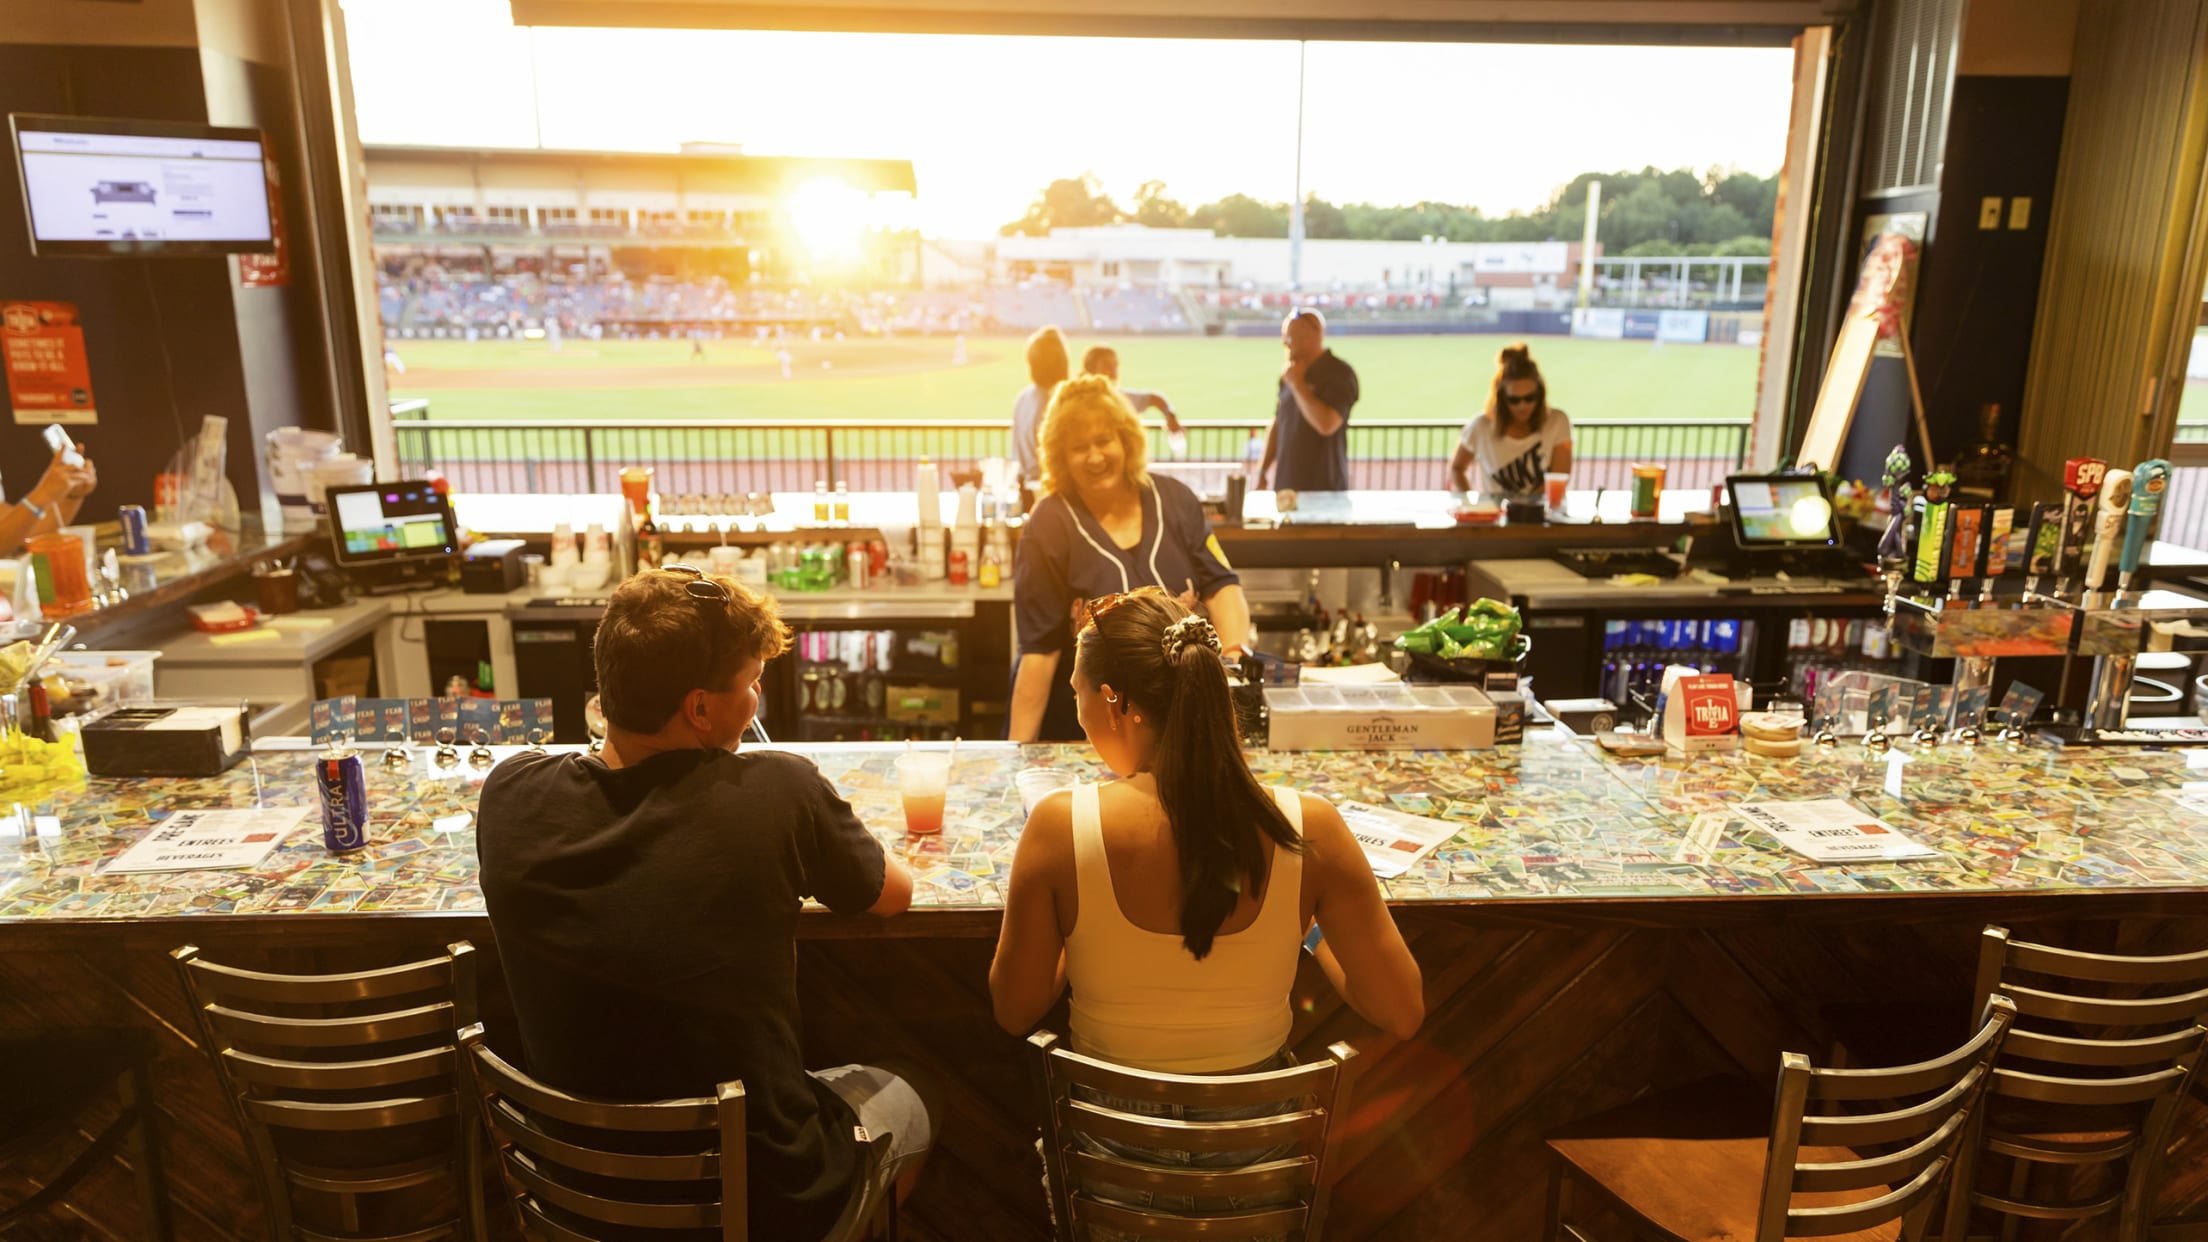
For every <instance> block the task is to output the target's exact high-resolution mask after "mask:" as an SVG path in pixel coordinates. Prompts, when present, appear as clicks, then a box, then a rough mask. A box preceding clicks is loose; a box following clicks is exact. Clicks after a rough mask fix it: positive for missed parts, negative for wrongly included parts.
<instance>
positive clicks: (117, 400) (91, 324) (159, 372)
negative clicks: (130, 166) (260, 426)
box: [0, 14, 260, 521]
mask: <svg viewBox="0 0 2208 1242" xmlns="http://www.w3.org/2000/svg"><path fill="white" fill-rule="evenodd" d="M123 16H126V15H123V14H119V15H118V20H121V19H122V17H123ZM206 98H207V96H206V92H205V89H204V84H203V81H202V78H201V74H200V53H199V51H198V50H197V49H194V48H160V47H60V46H53V45H41V44H0V112H48V113H61V114H65V115H76V116H112V117H124V118H137V119H144V120H159V121H196V122H204V121H206V120H207V107H206ZM7 159H8V162H9V163H10V165H11V167H10V169H9V171H8V172H7V173H6V174H5V175H0V298H4V299H6V300H9V301H15V300H25V301H55V302H73V303H75V304H76V306H77V310H78V312H79V315H80V317H81V320H82V322H83V324H84V336H85V348H86V351H87V353H88V354H89V356H90V361H91V370H92V394H93V398H94V402H95V404H96V405H97V407H98V409H99V415H100V421H99V424H98V425H97V426H94V427H82V428H77V429H75V431H74V434H75V435H76V437H77V438H78V439H79V440H80V441H82V442H83V443H84V445H85V448H86V449H87V451H88V452H89V453H90V454H91V457H92V459H93V461H94V462H95V463H96V464H97V465H98V467H99V471H100V487H99V490H98V491H97V492H95V493H93V496H92V499H91V500H90V501H88V502H86V505H85V508H84V513H83V520H85V521H104V520H107V519H108V518H110V517H111V516H112V515H113V514H114V511H115V507H116V506H117V505H123V504H140V505H147V506H150V505H152V503H153V480H154V476H155V475H156V474H158V473H160V472H161V471H162V470H164V469H166V468H167V466H168V463H169V459H170V458H171V457H172V456H173V455H174V454H175V453H176V451H177V449H178V448H180V447H181V446H182V444H183V442H184V437H185V435H186V434H187V433H190V434H196V433H197V432H198V430H199V426H200V420H201V419H202V418H204V417H205V416H207V415H210V414H216V415H221V416H224V417H226V418H228V419H229V420H230V433H229V462H228V464H229V475H230V480H231V483H232V485H233V486H235V487H236V488H237V491H238V500H239V503H240V504H241V505H243V506H245V507H247V508H249V509H250V508H253V507H256V506H257V504H258V498H259V495H260V488H259V485H258V483H257V482H256V481H255V474H256V466H255V454H254V451H253V441H254V436H253V432H252V427H251V418H250V417H249V415H248V406H247V399H246V387H245V375H244V371H243V367H242V365H241V363H240V358H239V349H238V320H237V317H236V315H235V313H234V310H233V302H232V298H231V289H230V286H231V276H230V260H229V259H227V258H222V257H212V258H188V259H138V258H124V259H57V258H36V257H33V256H32V254H31V244H30V236H29V226H28V224H27V222H26V217H25V214H24V208H23V187H22V183H21V181H20V179H19V174H18V173H17V172H16V171H15V170H14V168H13V167H12V166H13V163H14V153H13V152H12V151H11V152H8V153H7ZM50 456H51V454H50V453H48V451H47V450H46V447H45V445H44V443H43V441H41V440H40V439H39V428H37V427H18V426H16V425H15V424H14V423H13V422H12V421H10V422H9V423H7V424H6V425H4V426H0V479H4V480H5V483H6V487H7V492H8V494H9V495H10V496H20V495H22V494H23V493H24V492H25V491H27V490H29V489H30V487H31V485H32V484H34V483H36V482H37V481H38V476H39V474H40V472H42V471H43V470H44V469H45V468H46V463H47V461H48V460H49V459H50Z"/></svg>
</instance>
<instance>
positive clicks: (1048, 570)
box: [1010, 375, 1250, 742]
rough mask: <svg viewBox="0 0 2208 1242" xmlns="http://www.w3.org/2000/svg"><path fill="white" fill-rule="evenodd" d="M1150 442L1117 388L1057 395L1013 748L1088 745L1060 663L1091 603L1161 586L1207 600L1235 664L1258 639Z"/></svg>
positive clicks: (1235, 580)
mask: <svg viewBox="0 0 2208 1242" xmlns="http://www.w3.org/2000/svg"><path fill="white" fill-rule="evenodd" d="M1147 443H1148V438H1147V437H1146V436H1145V434H1144V433H1143V429H1142V424H1141V423H1140V422H1139V421H1137V420H1136V418H1135V412H1134V410H1133V408H1131V407H1130V406H1129V405H1128V404H1127V398H1126V397H1125V396H1123V395H1122V394H1121V393H1120V391H1119V387H1118V385H1116V384H1114V383H1113V382H1112V381H1111V380H1109V379H1107V378H1105V377H1104V376H1101V375H1083V376H1080V377H1078V378H1076V379H1070V380H1067V381H1066V382H1065V383H1063V384H1060V385H1058V388H1057V392H1056V394H1055V395H1054V396H1053V397H1052V398H1051V402H1050V409H1049V411H1048V412H1047V413H1046V414H1045V415H1044V416H1043V432H1042V452H1041V457H1042V471H1043V473H1042V490H1043V492H1044V493H1045V494H1044V496H1043V497H1042V499H1041V500H1038V501H1037V502H1036V503H1035V507H1034V509H1033V510H1032V511H1031V512H1029V514H1028V515H1027V525H1026V527H1025V529H1024V530H1023V532H1022V533H1021V535H1020V546H1019V549H1018V551H1016V552H1015V553H1014V554H1013V558H1012V611H1013V617H1014V620H1015V621H1016V623H1017V628H1018V630H1019V657H1018V661H1019V662H1018V665H1017V666H1016V668H1015V669H1014V672H1013V678H1012V719H1011V728H1010V736H1011V738H1012V740H1013V741H1015V742H1034V741H1046V742H1073V741H1079V740H1080V738H1081V729H1080V723H1079V721H1078V720H1077V719H1076V717H1075V712H1074V696H1073V691H1072V689H1071V687H1070V686H1069V685H1068V684H1067V681H1066V677H1065V672H1064V669H1063V668H1062V667H1061V665H1062V664H1063V663H1064V658H1065V656H1066V655H1067V653H1069V652H1070V651H1072V650H1073V641H1074V626H1073V618H1074V609H1075V606H1076V605H1077V604H1079V603H1080V602H1081V601H1082V600H1086V599H1094V598H1096V597H1098V596H1103V595H1112V594H1118V593H1121V592H1125V591H1131V590H1133V589H1135V588H1136V587H1141V586H1153V587H1159V588H1162V589H1164V590H1165V591H1167V592H1168V593H1170V594H1173V595H1176V596H1183V597H1184V599H1185V602H1186V603H1187V604H1188V605H1189V606H1191V607H1194V606H1195V605H1196V604H1197V603H1198V602H1199V601H1200V602H1201V603H1202V605H1203V607H1204V609H1205V610H1206V612H1208V613H1209V614H1210V617H1211V621H1212V624H1213V625H1215V626H1217V627H1218V632H1219V634H1220V635H1221V637H1222V638H1223V639H1224V640H1225V643H1226V647H1227V649H1228V651H1229V653H1230V654H1238V653H1239V651H1240V648H1241V645H1242V643H1243V641H1244V640H1245V639H1246V638H1247V637H1248V636H1249V631H1250V606H1249V602H1248V601H1247V600H1246V599H1244V598H1243V595H1242V580H1241V579H1240V578H1239V577H1237V576H1236V575H1235V572H1234V567H1233V566H1232V565H1229V564H1228V563H1227V556H1226V552H1225V550H1224V549H1222V548H1221V547H1220V546H1219V540H1218V539H1217V538H1216V537H1214V536H1213V535H1212V533H1211V527H1210V524H1209V523H1208V522H1207V521H1206V520H1205V518H1204V507H1203V504H1202V502H1200V501H1198V500H1197V499H1196V493H1194V492H1192V491H1190V490H1189V489H1188V486H1187V485H1186V484H1184V483H1181V482H1180V481H1179V480H1177V479H1169V478H1166V477H1164V476H1162V475H1160V476H1157V477H1152V476H1151V475H1150V473H1149V471H1148V470H1147V469H1146V468H1145V463H1146V460H1147V452H1146V448H1145V446H1146V445H1147Z"/></svg>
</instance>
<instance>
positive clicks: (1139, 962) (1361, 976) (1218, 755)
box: [989, 589, 1425, 1207]
mask: <svg viewBox="0 0 2208 1242" xmlns="http://www.w3.org/2000/svg"><path fill="white" fill-rule="evenodd" d="M1079 634H1080V636H1079V639H1078V646H1077V650H1076V654H1075V657H1074V665H1073V678H1072V681H1073V690H1074V695H1075V696H1076V698H1077V699H1078V700H1079V704H1080V718H1081V727H1082V730H1083V731H1084V732H1085V733H1086V734H1087V736H1088V739H1089V743H1090V744H1091V745H1092V746H1093V747H1095V749H1096V755H1097V758H1099V759H1101V760H1102V761H1103V762H1104V765H1105V766H1106V767H1108V768H1110V769H1111V770H1112V771H1113V772H1116V773H1118V774H1119V778H1118V779H1116V780H1112V781H1108V782H1105V783H1102V784H1080V785H1076V786H1074V787H1073V788H1072V789H1069V790H1060V791H1058V792H1055V793H1053V794H1051V795H1049V796H1048V797H1046V798H1044V799H1043V800H1042V801H1041V802H1040V803H1038V804H1037V805H1036V807H1035V810H1034V813H1033V814H1032V815H1030V816H1029V817H1028V821H1027V827H1026V829H1025V830H1024V831H1023V832H1022V833H1021V834H1020V844H1019V850H1018V852H1017V854H1016V855H1015V856H1014V858H1013V861H1012V874H1011V878H1010V881H1009V883H1008V886H1007V889H1006V894H1005V909H1004V929H1003V931H1002V933H1001V934H1000V935H999V937H998V940H997V951H996V958H995V960H994V961H993V962H992V963H991V964H990V967H989V994H990V997H991V999H992V1001H993V1002H994V1007H995V1010H996V1018H997V1022H998V1024H999V1025H1001V1026H1003V1027H1004V1029H1005V1030H1007V1031H1010V1032H1012V1033H1013V1034H1016V1035H1024V1034H1026V1033H1027V1032H1028V1031H1029V1030H1030V1029H1032V1028H1033V1027H1034V1025H1035V1024H1036V1023H1037V1022H1039V1021H1040V1020H1041V1019H1042V1017H1043V1015H1044V1014H1046V1013H1048V1012H1049V1011H1050V1010H1051V1008H1052V1006H1054V1005H1056V1004H1057V1002H1058V997H1059V996H1060V994H1062V993H1063V992H1065V991H1066V990H1067V989H1068V988H1069V987H1070V988H1071V989H1072V994H1073V995H1072V1003H1071V1010H1070V1018H1071V1021H1070V1024H1069V1025H1070V1028H1071V1029H1070V1037H1071V1043H1072V1047H1073V1049H1074V1051H1076V1052H1080V1053H1084V1054H1086V1055H1089V1056H1093V1057H1099V1058H1101V1059H1104V1060H1107V1061H1112V1062H1116V1063H1118V1064H1121V1065H1129V1066H1134V1067H1137V1068H1140V1069H1146V1070H1153V1071H1159V1072H1168V1073H1183V1074H1205V1073H1228V1072H1236V1071H1242V1072H1250V1071H1255V1070H1260V1069H1272V1068H1279V1067H1281V1066H1284V1065H1288V1064H1292V1063H1293V1058H1292V1057H1291V1056H1289V1055H1288V1053H1287V1051H1286V1043H1287V1039H1288V1034H1289V1027H1290V1013H1289V999H1288V992H1289V988H1290V986H1291V985H1292V984H1293V983H1294V982H1295V978H1296V963H1297V956H1296V955H1297V951H1298V948H1299V945H1301V944H1302V943H1303V942H1304V940H1305V935H1306V933H1307V932H1308V931H1309V930H1310V929H1311V928H1312V927H1313V925H1314V923H1315V924H1316V925H1317V926H1319V927H1321V928H1323V929H1324V936H1323V938H1322V939H1319V940H1318V941H1317V942H1316V949H1315V955H1316V957H1317V958H1318V963H1319V966H1320V967H1321V968H1322V969H1323V970H1324V972H1325V974H1326V976H1327V978H1328V979H1329V980H1331V981H1332V982H1333V984H1334V987H1335V988H1336V989H1337V990H1338V991H1339V992H1340V993H1341V995H1342V998H1343V999H1344V1000H1346V1001H1348V1002H1349V1005H1350V1007H1351V1008H1353V1009H1355V1010H1356V1011H1357V1012H1358V1013H1359V1014H1360V1015H1362V1016H1363V1017H1364V1018H1365V1019H1366V1020H1367V1021H1370V1022H1371V1023H1373V1024H1374V1025H1375V1026H1378V1027H1379V1028H1381V1029H1382V1030H1384V1031H1386V1032H1387V1033H1389V1034H1390V1035H1393V1036H1395V1037H1396V1038H1398V1039H1409V1038H1411V1037H1412V1036H1413V1035H1415V1034H1416V1033H1417V1031H1418V1027H1419V1024H1420V1023H1421V1022H1422V1021H1424V1020H1425V1002H1424V999H1423V983H1422V981H1421V979H1420V975H1419V969H1418V963H1417V962H1416V961H1414V960H1413V959H1412V957H1411V953H1410V950H1409V949H1408V948H1407V947H1406V946H1405V945H1404V943H1403V937H1402V934H1401V933H1400V932H1399V931H1397V930H1396V926H1395V920H1394V919H1393V917H1391V916H1390V915H1389V913H1388V908H1387V906H1386V904H1385V903H1384V902H1383V901H1382V900H1381V895H1380V885H1379V882H1378V881H1377V880H1375V879H1374V878H1373V875H1372V871H1371V868H1370V866H1369V865H1368V864H1367V863H1366V861H1365V855H1364V851H1363V850H1362V849H1360V848H1359V846H1358V844H1357V842H1356V840H1355V839H1354V838H1353V837H1351V836H1350V833H1349V829H1348V827H1347V826H1345V825H1344V824H1343V822H1342V817H1341V815H1340V813H1339V812H1337V811H1336V810H1335V809H1334V808H1333V806H1331V805H1330V804H1328V803H1327V801H1326V800H1325V799H1323V798H1320V797H1317V796H1315V795H1311V794H1302V793H1297V792H1296V791H1294V790H1291V789H1286V788H1282V787H1274V788H1266V787H1265V786H1263V785H1260V784H1259V783H1258V781H1257V778H1256V777H1255V776H1254V775H1253V774H1252V773H1251V772H1250V768H1249V764H1248V763H1247V762H1246V761H1245V760H1244V758H1243V755H1242V749H1241V746H1240V745H1239V743H1238V741H1237V738H1236V733H1235V724H1234V708H1233V704H1232V702H1231V700H1230V699H1229V697H1228V692H1227V673H1226V667H1225V665H1224V664H1223V663H1222V662H1221V660H1220V653H1221V643H1220V639H1219V635H1218V632H1217V631H1216V630H1215V629H1214V628H1213V627H1212V626H1211V624H1210V623H1208V622H1206V621H1205V620H1204V619H1203V618H1201V617H1199V616H1196V615H1194V614H1192V613H1190V612H1189V611H1188V610H1187V609H1186V608H1183V607H1182V606H1181V605H1180V604H1179V603H1177V602H1175V601H1174V600H1173V599H1172V598H1171V597H1169V596H1167V595H1166V594H1165V593H1164V592H1162V591H1158V590H1155V589H1145V590H1139V591H1135V592H1132V593H1129V594H1125V595H1114V596H1108V597H1106V598H1104V599H1100V600H1095V601H1093V602H1091V603H1090V604H1088V605H1087V607H1086V608H1085V609H1084V611H1083V614H1082V619H1081V623H1080V632H1079ZM1185 1119H1186V1120H1205V1119H1206V1118H1203V1117H1198V1116H1195V1115H1194V1114H1193V1112H1192V1113H1191V1114H1190V1115H1189V1116H1187V1117H1186V1118H1185ZM1211 1119H1213V1120H1216V1119H1217V1118H1211ZM1118 1154H1120V1155H1122V1156H1126V1157H1129V1158H1134V1159H1141V1160H1147V1161H1150V1162H1152V1163H1179V1164H1182V1165H1188V1164H1199V1165H1202V1164H1206V1163H1211V1162H1207V1161H1205V1160H1204V1159H1203V1158H1202V1157H1201V1156H1198V1157H1196V1158H1195V1159H1193V1160H1192V1159H1191V1158H1190V1157H1189V1156H1187V1155H1186V1154H1181V1155H1179V1156H1177V1157H1176V1156H1172V1155H1169V1154H1166V1153H1157V1152H1149V1151H1141V1150H1136V1151H1122V1152H1119V1153H1118ZM1216 1155H1217V1156H1218V1157H1219V1159H1218V1161H1217V1162H1218V1163H1222V1164H1227V1165H1235V1164H1244V1163H1249V1162H1251V1161H1253V1160H1257V1159H1261V1158H1263V1156H1264V1153H1232V1155H1233V1156H1235V1157H1237V1158H1234V1159H1228V1158H1226V1157H1227V1155H1228V1154H1227V1153H1217V1154H1216ZM1195 1206H1197V1207H1202V1206H1204V1205H1195Z"/></svg>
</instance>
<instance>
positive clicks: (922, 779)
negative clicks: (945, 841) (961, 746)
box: [897, 750, 951, 837]
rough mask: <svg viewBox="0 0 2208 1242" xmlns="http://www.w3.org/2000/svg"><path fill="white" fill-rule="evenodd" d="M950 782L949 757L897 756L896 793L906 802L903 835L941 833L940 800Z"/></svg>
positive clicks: (929, 754)
mask: <svg viewBox="0 0 2208 1242" xmlns="http://www.w3.org/2000/svg"><path fill="white" fill-rule="evenodd" d="M950 781H951V757H950V756H949V755H947V754H937V753H935V752H933V751H917V750H916V751H908V752H906V753H905V754H902V755H899V756H897V792H898V793H900V794H902V795H904V799H905V831H906V832H907V833H908V834H910V835H912V836H916V837H917V836H929V835H932V834H934V833H938V832H941V831H943V797H944V791H945V790H946V789H947V788H948V786H949V785H950Z"/></svg>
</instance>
